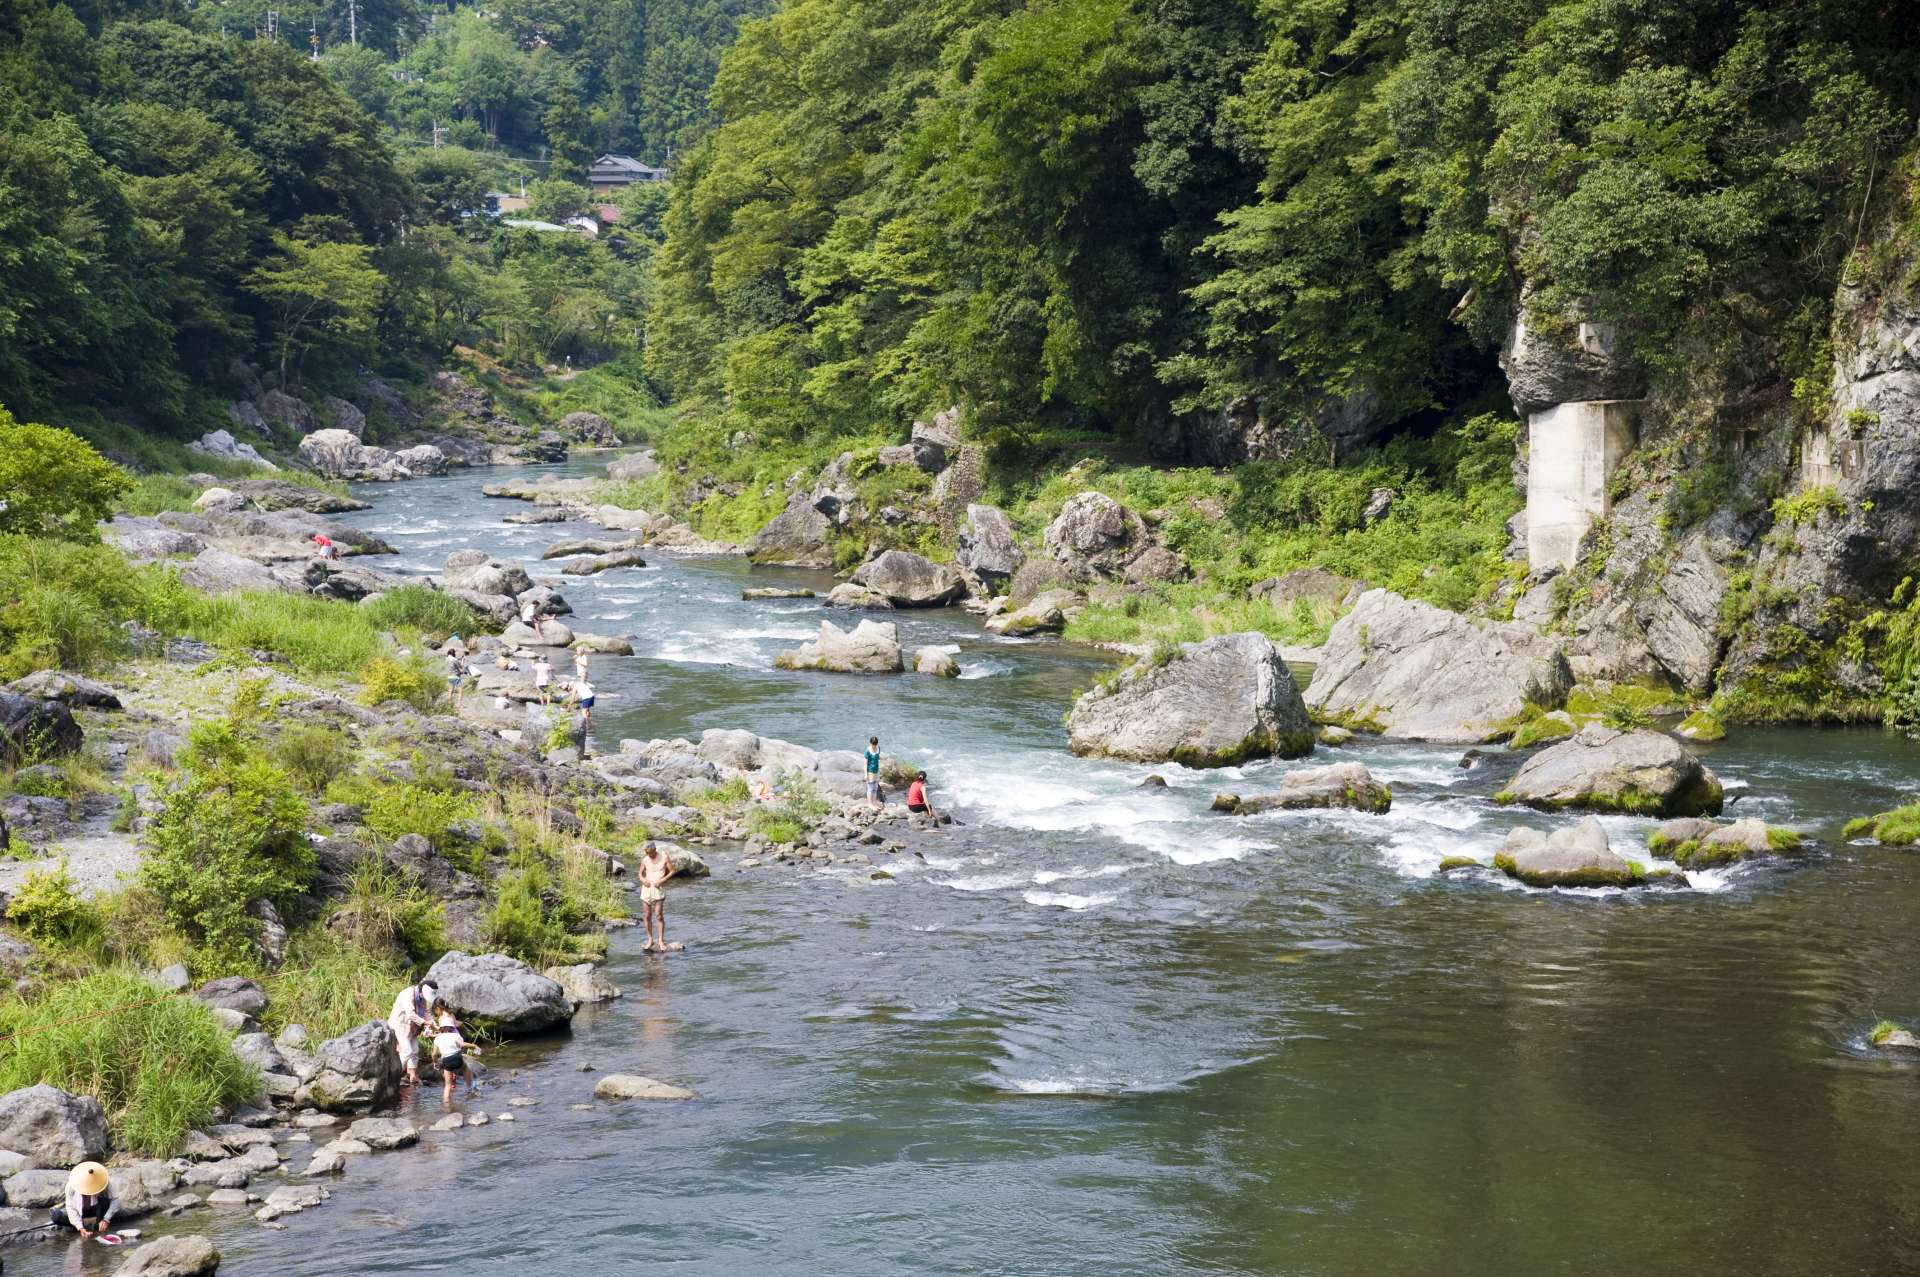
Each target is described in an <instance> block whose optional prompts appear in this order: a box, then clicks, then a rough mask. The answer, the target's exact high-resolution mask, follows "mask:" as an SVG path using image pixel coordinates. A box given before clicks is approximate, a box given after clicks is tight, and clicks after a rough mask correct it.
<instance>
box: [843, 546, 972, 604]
mask: <svg viewBox="0 0 1920 1277" xmlns="http://www.w3.org/2000/svg"><path fill="white" fill-rule="evenodd" d="M852 580H853V584H855V585H859V586H864V587H865V588H867V589H869V590H871V591H873V592H874V593H875V594H879V595H881V596H882V597H884V598H885V599H886V600H887V601H888V602H889V603H891V604H893V606H895V607H940V606H942V605H943V604H946V603H951V602H952V601H953V600H954V599H957V598H959V597H960V596H961V595H962V594H965V593H966V589H967V587H966V582H964V581H963V580H961V578H960V573H959V572H957V571H956V570H954V568H953V567H952V566H951V565H949V564H945V563H935V562H933V561H932V560H931V559H928V558H925V557H923V556H921V555H918V554H912V553H909V552H908V551H905V550H888V551H886V552H885V553H884V554H881V555H879V556H877V557H876V558H874V559H871V560H869V561H868V562H866V563H863V564H861V565H860V567H859V569H858V570H857V571H855V572H854V574H853V578H852Z"/></svg>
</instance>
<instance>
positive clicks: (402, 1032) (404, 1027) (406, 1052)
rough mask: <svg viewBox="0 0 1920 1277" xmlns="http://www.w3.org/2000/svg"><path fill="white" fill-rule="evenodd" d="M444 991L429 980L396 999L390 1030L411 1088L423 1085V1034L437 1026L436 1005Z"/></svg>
mask: <svg viewBox="0 0 1920 1277" xmlns="http://www.w3.org/2000/svg"><path fill="white" fill-rule="evenodd" d="M439 1001H440V990H438V989H436V988H434V986H433V985H432V984H430V983H427V982H426V981H424V980H423V981H421V982H420V983H419V984H410V985H408V986H407V987H406V988H404V989H402V990H400V993H399V995H398V996H397V997H395V998H394V1000H393V1010H392V1011H391V1012H389V1013H388V1015H387V1027H388V1028H389V1029H392V1030H393V1042H394V1049H395V1050H397V1051H399V1053H400V1066H401V1067H402V1068H404V1069H406V1071H407V1085H409V1086H417V1085H419V1082H420V1031H421V1030H422V1029H431V1028H432V1027H433V1019H432V1015H433V1008H434V1004H435V1003H437V1002H439Z"/></svg>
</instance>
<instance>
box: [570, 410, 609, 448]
mask: <svg viewBox="0 0 1920 1277" xmlns="http://www.w3.org/2000/svg"><path fill="white" fill-rule="evenodd" d="M560 433H561V434H563V435H566V436H567V437H568V438H570V439H577V440H579V441H580V442H581V443H583V444H586V445H587V446H588V447H590V448H611V447H613V446H614V445H616V444H618V443H619V442H620V436H619V435H617V434H615V433H614V432H613V423H612V422H611V421H608V420H607V419H606V418H605V417H603V416H601V415H600V414H599V413H597V412H570V413H568V414H567V415H566V416H564V417H562V418H560Z"/></svg>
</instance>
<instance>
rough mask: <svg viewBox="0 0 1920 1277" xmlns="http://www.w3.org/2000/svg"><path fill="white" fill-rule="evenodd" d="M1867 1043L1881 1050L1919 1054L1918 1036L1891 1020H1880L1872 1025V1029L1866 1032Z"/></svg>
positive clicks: (1919, 1038)
mask: <svg viewBox="0 0 1920 1277" xmlns="http://www.w3.org/2000/svg"><path fill="white" fill-rule="evenodd" d="M1867 1043H1868V1045H1870V1046H1873V1047H1876V1048H1878V1049H1879V1050H1882V1051H1901V1052H1910V1053H1914V1054H1920V1037H1915V1036H1914V1035H1913V1033H1911V1032H1910V1031H1908V1030H1906V1029H1903V1028H1901V1027H1900V1026H1899V1025H1897V1024H1895V1023H1894V1022H1893V1021H1892V1020H1882V1021H1880V1023H1878V1024H1876V1025H1874V1026H1873V1031H1872V1032H1871V1033H1869V1034H1867Z"/></svg>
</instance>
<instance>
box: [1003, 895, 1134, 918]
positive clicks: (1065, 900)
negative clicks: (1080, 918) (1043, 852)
mask: <svg viewBox="0 0 1920 1277" xmlns="http://www.w3.org/2000/svg"><path fill="white" fill-rule="evenodd" d="M1119 898H1120V897H1119V895H1118V894H1112V895H1089V896H1080V895H1075V894H1073V893H1072V892H1070V891H1028V892H1024V893H1023V894H1022V895H1021V899H1023V900H1025V901H1026V902H1027V903H1028V904H1030V905H1038V906H1041V907H1042V908H1052V909H1070V910H1072V911H1073V912H1075V913H1079V912H1080V911H1082V910H1084V909H1093V908H1097V907H1098V906H1100V905H1110V904H1112V903H1113V902H1114V901H1116V900H1118V899H1119Z"/></svg>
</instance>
